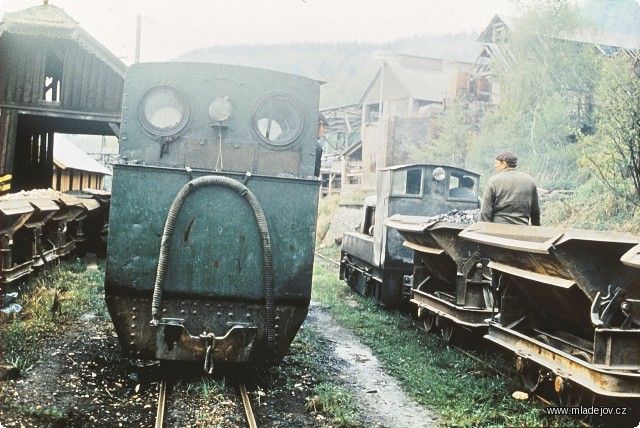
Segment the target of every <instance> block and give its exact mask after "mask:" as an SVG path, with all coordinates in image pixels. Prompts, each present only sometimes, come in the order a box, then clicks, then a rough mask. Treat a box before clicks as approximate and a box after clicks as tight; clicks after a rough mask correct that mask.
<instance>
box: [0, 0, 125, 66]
mask: <svg viewBox="0 0 640 428" xmlns="http://www.w3.org/2000/svg"><path fill="white" fill-rule="evenodd" d="M3 33H11V34H22V35H29V36H36V37H48V38H59V39H69V40H73V41H75V42H76V43H78V44H79V45H81V46H82V47H83V48H85V49H86V50H87V51H89V52H90V53H92V54H94V55H96V56H97V57H99V58H100V59H101V60H102V61H104V62H105V63H106V64H108V65H109V66H110V68H112V69H113V70H114V71H115V72H116V73H118V74H119V75H121V76H124V73H125V71H126V69H127V66H126V65H125V64H124V63H123V62H122V61H121V60H120V59H119V58H118V57H117V56H115V55H114V54H113V53H111V52H110V51H109V50H108V49H107V48H106V47H104V46H103V45H102V44H100V42H98V41H97V40H96V39H95V38H93V36H91V35H90V34H89V33H87V32H86V31H85V30H83V29H82V28H80V26H79V25H78V23H77V22H76V21H75V20H74V19H73V18H71V17H70V16H69V15H67V13H66V12H65V11H64V10H63V9H60V8H59V7H56V6H53V5H50V4H43V5H40V6H34V7H30V8H28V9H23V10H19V11H16V12H7V13H5V14H4V16H3V18H2V22H0V36H1V35H2V34H3Z"/></svg>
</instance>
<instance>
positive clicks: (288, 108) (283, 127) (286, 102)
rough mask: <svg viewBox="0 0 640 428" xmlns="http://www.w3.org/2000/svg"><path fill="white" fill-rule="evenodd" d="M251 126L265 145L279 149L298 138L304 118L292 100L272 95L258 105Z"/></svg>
mask: <svg viewBox="0 0 640 428" xmlns="http://www.w3.org/2000/svg"><path fill="white" fill-rule="evenodd" d="M252 125H253V129H254V131H255V132H256V133H257V134H258V136H259V137H260V138H261V139H262V140H263V141H264V142H265V143H267V144H269V145H272V146H276V147H280V146H286V145H288V144H291V143H292V142H294V141H295V140H296V138H298V137H299V136H300V133H301V132H302V128H303V126H304V117H303V115H302V109H301V108H300V106H299V105H298V103H296V102H295V101H294V100H293V99H291V98H289V97H287V96H284V95H272V96H269V97H267V98H265V99H263V100H262V101H260V102H259V103H258V105H257V106H256V109H255V112H254V114H253V123H252Z"/></svg>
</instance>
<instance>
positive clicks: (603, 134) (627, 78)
mask: <svg viewBox="0 0 640 428" xmlns="http://www.w3.org/2000/svg"><path fill="white" fill-rule="evenodd" d="M602 62H603V66H602V69H601V70H602V72H601V77H600V80H599V84H598V87H597V89H596V92H595V118H596V129H597V132H596V133H595V134H594V135H591V136H585V135H582V136H581V142H582V158H581V161H582V164H583V165H586V166H587V167H588V168H589V169H590V170H592V171H593V172H594V173H595V174H596V176H597V177H598V178H599V179H600V180H601V181H602V182H603V183H605V184H606V185H607V187H609V188H610V189H611V190H612V191H613V192H615V193H616V194H617V195H618V196H621V197H624V198H625V199H627V200H629V201H631V202H633V203H635V204H636V205H640V68H639V67H638V66H637V65H636V66H635V67H634V63H633V62H632V60H631V58H629V57H628V56H626V55H619V56H618V57H614V58H603V61H602Z"/></svg>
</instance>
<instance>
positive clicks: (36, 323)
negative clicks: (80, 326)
mask: <svg viewBox="0 0 640 428" xmlns="http://www.w3.org/2000/svg"><path fill="white" fill-rule="evenodd" d="M103 282H104V265H102V266H97V267H95V268H92V269H87V266H86V264H85V263H84V262H83V261H81V260H77V261H76V262H74V263H65V264H63V265H61V266H56V267H52V268H48V269H44V270H43V271H41V272H39V273H38V274H37V275H35V276H33V277H30V278H29V279H28V281H27V282H26V283H25V284H24V285H22V286H21V287H20V296H19V297H18V300H17V301H16V303H17V304H19V305H20V306H21V307H22V308H23V309H24V310H23V311H22V312H21V313H17V314H12V315H0V344H1V345H0V346H1V347H0V351H1V352H0V360H2V361H3V362H4V363H6V364H9V365H12V366H14V367H17V368H18V369H20V370H26V369H29V368H30V367H31V366H33V364H34V363H35V362H36V361H37V360H38V359H40V357H41V353H42V349H43V348H42V345H43V341H44V340H45V339H46V338H47V337H49V336H51V335H53V334H56V333H57V332H59V331H60V330H61V329H64V328H65V326H67V325H69V324H70V323H71V322H73V320H75V319H76V318H77V317H78V316H80V315H82V314H85V313H91V314H93V315H95V316H98V317H107V316H108V315H107V311H106V306H105V304H104V293H103V290H104V283H103Z"/></svg>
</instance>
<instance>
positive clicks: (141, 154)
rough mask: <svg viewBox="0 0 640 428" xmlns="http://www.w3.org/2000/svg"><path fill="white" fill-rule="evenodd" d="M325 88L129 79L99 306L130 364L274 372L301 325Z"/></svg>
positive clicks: (140, 69)
mask: <svg viewBox="0 0 640 428" xmlns="http://www.w3.org/2000/svg"><path fill="white" fill-rule="evenodd" d="M318 101H319V83H318V82H317V81H315V80H311V79H307V78H303V77H300V76H294V75H290V74H285V73H279V72H273V71H267V70H260V69H255V68H248V67H238V66H228V65H219V64H186V63H166V64H161V63H158V64H139V65H136V66H133V67H131V68H130V70H129V71H128V74H127V79H126V86H125V96H124V102H123V117H122V129H121V133H120V144H121V155H122V157H123V158H124V159H126V163H125V164H121V165H116V166H115V167H114V178H113V191H112V204H111V213H110V225H109V243H108V256H107V265H106V279H105V281H106V283H105V293H106V299H107V305H108V308H109V312H110V314H111V317H112V319H113V322H114V324H115V327H116V332H117V334H118V337H119V339H120V344H121V346H122V348H123V351H124V352H125V353H126V354H128V355H131V356H134V357H136V358H143V359H160V360H180V361H203V362H204V364H205V369H207V370H211V368H212V366H213V363H214V362H237V363H252V364H271V363H276V362H278V361H280V360H281V359H282V358H283V357H284V355H285V354H286V352H287V351H288V349H289V345H290V343H291V341H292V340H293V338H294V337H295V334H296V332H297V331H298V329H299V327H300V325H301V324H302V322H303V321H304V319H305V317H306V314H307V309H308V305H309V301H310V297H311V276H312V268H313V254H314V253H313V251H314V239H315V225H316V215H317V202H318V192H319V186H320V183H319V181H318V180H317V178H315V177H314V176H313V174H314V166H315V156H316V144H317V141H316V135H317V119H318Z"/></svg>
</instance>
